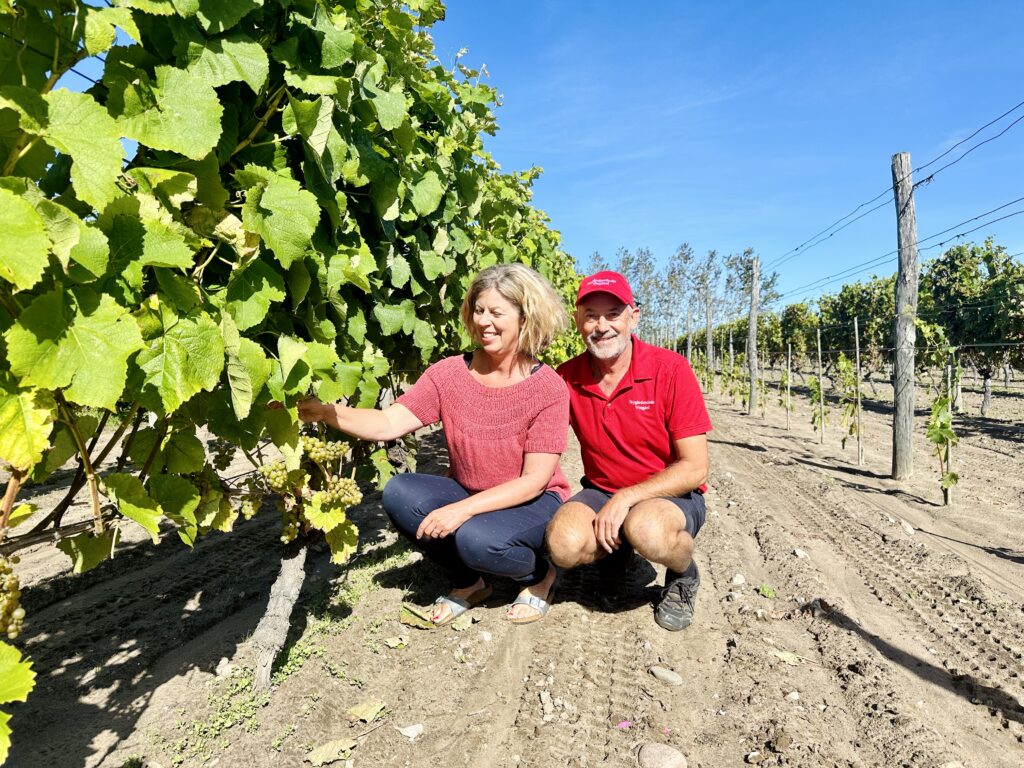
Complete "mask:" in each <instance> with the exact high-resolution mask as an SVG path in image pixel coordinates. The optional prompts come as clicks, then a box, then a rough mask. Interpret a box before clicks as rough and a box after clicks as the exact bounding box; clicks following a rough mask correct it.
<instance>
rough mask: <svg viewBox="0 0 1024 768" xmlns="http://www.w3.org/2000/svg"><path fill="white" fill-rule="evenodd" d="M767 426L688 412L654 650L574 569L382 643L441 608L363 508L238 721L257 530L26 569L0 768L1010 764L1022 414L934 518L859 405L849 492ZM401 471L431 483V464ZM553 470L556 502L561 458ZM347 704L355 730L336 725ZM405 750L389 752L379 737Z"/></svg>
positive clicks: (777, 415) (1015, 744) (967, 462)
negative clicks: (81, 566)
mask: <svg viewBox="0 0 1024 768" xmlns="http://www.w3.org/2000/svg"><path fill="white" fill-rule="evenodd" d="M795 402H796V411H795V412H794V414H793V416H792V425H793V426H792V429H791V430H789V431H787V430H786V428H785V416H784V414H783V412H782V411H781V410H780V409H779V408H778V407H776V406H775V404H774V398H772V401H771V404H770V405H769V407H768V412H767V418H766V419H763V420H762V419H761V418H759V417H749V416H745V415H743V414H742V413H741V412H740V411H739V409H738V407H737V406H735V405H733V404H731V403H729V402H726V401H725V400H723V399H722V398H718V397H711V398H710V400H709V406H710V408H711V411H712V418H713V420H714V423H715V427H716V428H715V431H714V433H713V434H712V436H711V437H712V448H711V451H712V464H713V467H712V489H711V491H710V492H709V494H708V497H707V500H708V510H709V512H708V520H707V523H706V525H705V527H704V529H703V530H702V531H701V533H700V535H699V536H698V539H697V547H698V554H697V561H698V564H699V566H700V569H701V576H702V586H701V590H700V593H699V596H698V602H697V607H698V617H697V620H696V621H695V623H694V625H693V626H692V627H691V628H690V629H688V630H686V631H684V632H682V633H678V634H671V633H667V632H664V631H663V630H661V629H659V628H658V627H657V626H656V625H655V624H654V622H653V619H652V609H651V599H652V597H653V596H655V595H656V587H657V585H658V584H659V583H661V577H662V574H661V572H660V569H655V568H653V567H651V566H650V565H649V564H647V563H645V562H642V561H638V562H636V563H635V564H634V567H633V569H632V570H631V572H630V576H629V583H628V585H627V589H626V594H625V595H624V597H623V598H622V599H621V600H620V601H619V602H618V603H617V604H616V605H614V606H613V607H612V608H611V609H609V608H607V607H605V606H604V605H603V603H602V602H601V601H600V599H599V598H600V596H599V595H598V594H597V578H596V573H595V572H594V571H593V570H592V569H579V570H577V571H574V572H571V573H567V574H564V575H562V576H561V580H560V583H559V586H558V594H557V601H556V604H555V605H554V607H553V608H552V610H551V613H550V614H549V615H548V617H547V618H546V620H544V621H543V622H539V623H536V624H532V625H529V626H520V627H516V626H511V625H509V624H508V623H507V622H506V621H505V620H504V618H503V614H504V610H503V608H504V605H505V604H506V603H507V602H508V601H509V599H510V598H511V596H512V594H513V592H512V588H511V585H510V584H500V583H499V584H497V585H496V587H497V590H496V593H495V596H494V597H493V598H492V600H491V601H489V602H488V604H487V605H486V606H484V607H481V608H479V609H477V610H475V611H473V615H474V617H475V618H478V619H479V621H478V622H477V623H474V624H473V625H472V626H470V627H469V628H467V629H465V630H464V631H461V632H458V631H453V630H452V629H451V628H447V629H441V630H434V631H420V630H416V629H413V628H410V627H407V626H405V625H403V624H401V623H399V621H398V609H399V606H400V603H401V602H402V601H403V600H406V601H409V602H412V603H416V604H420V605H425V604H428V603H429V602H431V601H432V600H433V598H434V597H435V596H436V595H437V594H439V593H440V592H441V591H443V589H444V586H445V585H444V584H443V583H442V582H441V581H440V580H439V577H438V575H437V573H436V572H435V571H434V570H433V569H432V568H431V567H430V566H429V565H427V564H426V563H423V562H422V561H419V560H418V557H417V556H415V555H413V554H412V553H410V552H409V551H408V550H407V549H406V548H405V547H404V546H402V545H401V544H399V543H397V542H396V541H395V538H394V534H393V533H392V532H390V531H389V530H388V528H387V527H386V525H385V524H384V520H383V519H382V518H383V515H382V512H381V511H380V508H379V497H378V496H371V497H370V498H368V500H367V501H366V502H365V503H364V505H363V507H362V508H361V510H360V512H359V520H360V525H361V530H362V538H363V546H364V549H363V552H362V554H360V555H359V556H357V558H356V559H355V560H354V561H353V563H352V565H351V567H350V568H349V569H348V570H347V571H345V572H342V571H341V570H340V569H336V568H333V567H331V566H330V565H329V564H328V563H327V562H326V556H325V554H324V553H322V552H321V553H317V554H316V555H315V556H314V557H313V558H312V562H311V565H310V569H309V570H310V573H309V578H308V580H307V584H306V587H305V589H304V594H303V598H302V604H301V606H300V609H299V610H298V611H297V615H296V618H295V621H294V631H293V635H292V638H291V641H290V647H289V651H288V654H287V656H286V658H284V659H283V660H282V662H281V664H280V668H279V670H278V673H277V676H276V678H275V679H276V681H277V682H276V685H275V687H274V689H273V691H272V693H271V694H270V695H269V696H268V697H265V698H261V697H254V696H253V695H252V694H251V692H250V691H249V687H248V686H249V681H250V680H251V676H250V674H249V673H248V671H247V666H246V665H247V663H248V661H249V658H250V657H249V648H248V646H247V644H246V638H247V636H248V635H249V634H250V633H251V632H252V630H253V629H254V628H255V626H256V623H257V622H258V620H259V617H260V615H261V613H262V610H263V608H264V606H265V604H266V600H267V595H268V592H269V587H270V584H271V583H272V581H273V579H274V577H275V575H276V572H277V567H278V562H279V560H278V558H279V549H278V545H277V543H276V535H277V522H276V520H275V519H274V516H273V515H272V514H270V513H269V512H266V513H263V514H260V515H258V516H257V517H256V518H255V519H254V520H253V521H251V522H249V523H245V524H242V525H240V526H239V527H238V530H236V532H235V533H233V534H231V535H215V536H213V537H210V538H208V539H206V540H205V541H203V542H202V543H201V544H200V545H199V546H197V547H196V549H195V551H189V550H188V549H186V548H185V547H183V546H182V545H181V544H180V542H178V541H177V540H176V537H173V535H171V536H166V537H165V540H164V541H163V542H162V543H161V544H160V545H159V546H156V547H154V546H152V545H151V544H149V543H148V542H141V543H139V544H133V543H130V542H129V543H128V544H127V545H126V546H125V547H124V550H123V551H122V552H121V553H120V554H119V555H118V557H117V558H116V559H115V560H114V561H112V562H109V563H106V564H104V565H103V566H102V567H100V568H98V569H97V570H96V571H94V572H93V573H91V574H86V575H85V576H80V577H73V576H71V575H70V574H68V573H67V566H66V562H65V560H64V559H63V555H61V554H60V553H54V552H52V551H51V550H50V549H47V548H39V549H38V550H34V551H29V552H27V553H25V555H24V563H23V567H22V578H23V580H24V581H26V582H33V583H31V584H30V585H29V586H28V587H27V588H26V589H25V593H24V603H25V606H26V609H27V610H28V614H29V616H28V620H27V621H26V625H25V633H24V635H23V637H24V643H23V647H24V648H25V650H26V651H27V652H28V653H29V654H30V655H31V656H32V658H33V659H34V661H35V666H36V669H37V670H38V671H39V673H40V677H39V680H38V685H37V688H36V691H35V692H34V693H33V694H32V696H31V698H30V700H29V702H28V703H27V704H24V705H17V706H14V707H12V710H13V711H14V713H15V717H14V721H13V723H12V725H13V727H14V731H15V737H14V738H15V741H14V748H13V751H12V754H11V758H10V760H9V762H8V765H12V766H18V768H53V767H54V766H60V767H63V766H69V767H70V766H89V767H90V768H91V767H93V766H115V767H120V766H123V765H128V766H143V765H145V766H150V768H156V766H161V767H162V768H168V766H175V765H184V766H213V765H219V766H231V767H232V768H233V767H234V766H244V767H245V768H262V767H263V766H268V767H269V766H274V767H275V768H277V767H278V766H301V765H309V763H304V759H305V758H306V756H307V753H308V752H309V750H310V749H311V748H313V747H317V746H319V745H321V744H323V743H324V742H326V741H329V740H332V739H343V738H344V739H353V740H355V744H356V746H355V747H354V749H352V751H351V755H350V757H349V765H353V766H434V765H452V766H501V767H507V768H512V767H513V766H519V767H526V766H537V767H540V766H567V765H568V766H597V765H609V766H630V765H635V764H636V754H637V750H638V748H639V747H640V745H642V744H644V743H647V742H652V741H654V742H663V743H666V744H670V745H672V746H674V747H676V748H677V749H679V750H680V751H682V752H683V753H685V754H686V756H687V758H688V760H689V764H690V766H708V767H710V766H732V765H744V764H746V763H747V762H751V763H755V764H760V765H764V766H779V765H791V766H947V767H948V768H953V766H979V767H980V766H986V767H987V766H997V767H1001V766H1006V767H1009V766H1019V765H1021V764H1024V743H1022V741H1024V706H1022V702H1024V682H1022V677H1021V675H1022V673H1024V661H1022V652H1024V609H1022V603H1024V525H1022V524H1021V520H1020V518H1021V515H1022V514H1024V471H1022V470H1024V431H1022V429H1021V418H1022V416H1024V399H1020V398H1013V397H1007V398H1005V399H1001V400H999V401H998V405H999V409H1000V410H999V411H997V414H998V415H999V417H1000V419H1002V420H1000V419H996V418H992V419H987V420H986V419H980V418H978V417H969V418H965V419H962V420H961V425H960V431H961V432H962V433H963V435H964V438H963V440H962V442H961V444H960V446H959V448H958V451H957V454H956V462H957V469H958V470H959V471H960V472H961V474H962V481H961V483H960V485H959V486H958V487H957V488H956V491H955V504H954V506H953V507H942V506H941V493H940V491H939V487H938V482H937V477H936V475H937V473H936V471H935V467H934V461H933V460H932V459H931V458H930V457H929V455H928V453H927V444H926V443H925V442H924V440H923V437H922V438H921V440H920V442H919V443H918V445H917V451H918V452H917V455H916V457H915V461H916V475H915V478H914V479H913V480H912V481H910V482H907V483H900V484H896V483H894V482H892V481H890V480H888V479H887V477H886V476H887V474H888V471H889V464H890V456H889V441H890V439H891V438H890V433H889V428H888V418H889V417H888V414H887V406H886V405H885V403H884V402H881V401H870V402H868V404H867V410H866V417H865V434H866V464H865V466H864V467H858V466H856V461H855V455H856V454H855V448H854V447H853V446H852V444H851V445H849V446H848V447H847V448H846V450H845V451H844V450H842V449H841V448H840V445H839V437H838V433H837V430H835V429H833V430H832V431H831V432H830V433H827V434H826V441H825V444H824V445H819V443H818V440H817V436H816V435H815V434H814V433H813V432H812V430H811V428H810V421H809V411H808V404H807V401H806V399H804V398H801V397H797V398H796V399H795ZM920 418H921V419H922V420H923V418H924V412H923V411H922V413H921V416H920ZM1009 419H1015V420H1016V421H1015V422H1014V421H1010V420H1009ZM919 432H920V433H921V434H922V435H923V431H921V430H919ZM424 453H425V454H426V456H427V459H426V460H425V463H426V464H427V465H428V466H433V467H434V468H435V469H436V468H437V466H438V464H439V463H442V462H443V461H444V458H443V452H442V451H439V450H438V449H437V448H436V440H434V441H433V442H431V441H430V440H429V439H428V441H427V445H426V448H425V451H424ZM564 464H565V468H566V470H567V474H568V475H569V476H570V477H571V478H575V477H578V476H579V473H580V468H579V455H578V449H576V448H575V447H573V449H572V450H570V452H569V453H568V454H567V455H566V456H565V457H564ZM798 550H799V552H798ZM737 575H740V576H742V577H743V582H744V583H742V584H736V583H735V582H737V581H739V579H737V578H736V577H737ZM762 585H763V586H765V587H770V588H771V590H769V589H764V590H762V591H763V592H765V593H767V594H771V593H772V591H774V597H767V596H764V595H762V594H759V592H758V587H759V586H762ZM154 594H156V596H157V597H156V598H155V599H154V597H153V595H154ZM815 599H817V602H814V601H815ZM400 637H404V638H407V644H406V646H405V647H399V648H392V647H390V646H389V642H390V643H391V644H394V641H395V638H400ZM652 665H661V666H663V667H667V668H669V669H672V670H674V671H676V672H677V673H678V674H679V675H680V676H681V678H682V682H681V684H680V685H677V686H671V685H667V684H666V683H664V682H661V681H660V680H658V679H656V678H655V677H653V676H652V675H651V674H650V673H649V668H650V667H651V666H652ZM370 699H378V700H380V701H381V702H383V703H384V705H385V708H384V710H383V714H382V715H380V716H379V717H378V718H377V719H375V720H374V721H372V722H371V723H369V724H368V723H365V722H350V719H349V718H348V717H346V710H348V709H349V708H350V707H352V706H353V705H356V704H359V703H362V702H365V701H367V700H370ZM410 725H422V729H423V730H422V735H421V736H419V737H418V738H416V740H415V741H412V740H410V739H409V738H407V737H406V736H404V735H402V734H401V733H400V732H399V731H398V730H397V729H398V728H404V727H406V726H410ZM133 758H136V759H137V762H132V759H133ZM334 765H336V766H341V765H345V762H344V761H339V762H337V763H334Z"/></svg>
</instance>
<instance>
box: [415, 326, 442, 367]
mask: <svg viewBox="0 0 1024 768" xmlns="http://www.w3.org/2000/svg"><path fill="white" fill-rule="evenodd" d="M412 340H413V343H414V344H415V345H416V346H417V347H419V349H420V353H421V355H422V357H423V360H424V362H426V361H427V360H428V359H429V358H430V355H431V354H432V353H433V351H434V348H435V347H436V346H437V336H436V335H435V333H434V329H433V328H432V327H431V326H430V324H429V323H428V322H427V321H425V320H417V321H416V326H415V327H414V328H413V332H412Z"/></svg>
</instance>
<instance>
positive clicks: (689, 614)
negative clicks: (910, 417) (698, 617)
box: [654, 563, 700, 632]
mask: <svg viewBox="0 0 1024 768" xmlns="http://www.w3.org/2000/svg"><path fill="white" fill-rule="evenodd" d="M698 587H700V573H699V572H698V571H697V564H696V563H694V565H693V573H692V574H685V573H678V572H676V571H666V572H665V588H664V589H663V590H662V591H661V602H660V603H658V608H657V610H656V611H655V613H654V620H655V621H656V622H658V626H659V627H662V628H664V629H667V630H669V631H670V632H678V631H679V630H681V629H686V628H687V627H688V626H690V622H691V621H693V604H694V602H695V601H696V599H697V588H698Z"/></svg>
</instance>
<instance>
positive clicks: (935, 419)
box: [927, 394, 960, 491]
mask: <svg viewBox="0 0 1024 768" xmlns="http://www.w3.org/2000/svg"><path fill="white" fill-rule="evenodd" d="M927 435H928V441H929V442H930V443H931V444H932V452H933V453H934V454H935V458H936V459H938V462H939V476H940V480H939V484H940V486H941V487H942V489H943V490H944V491H947V490H949V489H950V488H952V487H953V486H954V485H956V483H957V481H958V480H959V479H960V477H959V475H957V473H956V472H952V471H950V469H949V458H950V450H951V449H952V447H953V446H954V445H956V444H957V441H958V440H959V438H958V437H957V435H956V432H954V431H953V411H952V409H951V408H950V399H949V397H948V395H946V394H942V395H939V396H938V397H936V398H935V400H934V402H932V408H931V414H930V415H929V417H928V426H927Z"/></svg>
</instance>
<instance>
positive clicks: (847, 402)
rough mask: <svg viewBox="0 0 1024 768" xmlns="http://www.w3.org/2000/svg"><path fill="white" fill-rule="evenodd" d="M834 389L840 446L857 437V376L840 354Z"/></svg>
mask: <svg viewBox="0 0 1024 768" xmlns="http://www.w3.org/2000/svg"><path fill="white" fill-rule="evenodd" d="M835 381H836V388H837V389H838V390H839V426H840V427H841V428H842V444H843V448H844V449H845V448H846V441H847V440H849V439H850V438H851V437H856V436H857V387H858V383H859V382H858V374H857V371H856V370H855V369H854V365H853V361H852V360H850V359H849V358H848V357H847V356H846V355H844V354H843V353H842V352H840V353H839V359H838V361H837V362H836V378H835Z"/></svg>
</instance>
